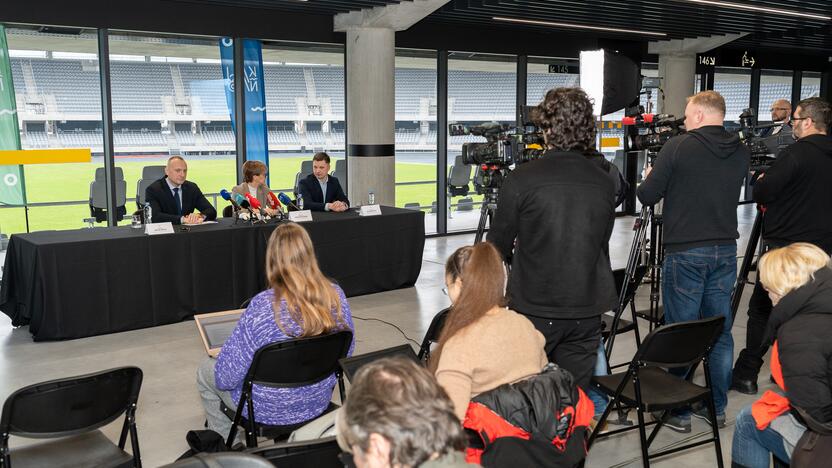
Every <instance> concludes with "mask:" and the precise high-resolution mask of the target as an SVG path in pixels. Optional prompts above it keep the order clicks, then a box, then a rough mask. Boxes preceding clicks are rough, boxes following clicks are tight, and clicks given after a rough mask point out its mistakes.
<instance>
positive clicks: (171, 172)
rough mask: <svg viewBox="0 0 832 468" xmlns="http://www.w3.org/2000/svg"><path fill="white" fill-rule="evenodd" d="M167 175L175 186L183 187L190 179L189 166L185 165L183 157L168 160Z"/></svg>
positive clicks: (172, 157)
mask: <svg viewBox="0 0 832 468" xmlns="http://www.w3.org/2000/svg"><path fill="white" fill-rule="evenodd" d="M165 175H166V176H168V180H170V181H171V182H173V183H174V184H176V185H182V184H184V183H185V179H187V177H188V164H187V163H185V160H184V159H182V156H171V157H170V158H169V159H168V164H167V166H165Z"/></svg>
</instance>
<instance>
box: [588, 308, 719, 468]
mask: <svg viewBox="0 0 832 468" xmlns="http://www.w3.org/2000/svg"><path fill="white" fill-rule="evenodd" d="M724 323H725V318H724V317H711V318H707V319H703V320H696V321H691V322H680V323H674V324H672V325H666V326H663V327H660V328H657V329H656V330H653V331H652V332H651V333H650V334H649V335H647V337H646V338H644V342H643V343H642V345H641V347H639V349H638V351H637V352H636V354H635V356H633V360H632V362H630V365H629V367H628V369H627V371H626V372H620V373H617V374H613V375H605V376H596V377H593V378H592V385H594V386H595V388H597V389H598V390H600V391H601V392H603V393H605V394H606V395H609V396H611V397H612V401H611V402H610V404H609V406H607V409H606V411H604V414H602V415H601V419H600V420H599V421H598V424H597V425H596V427H595V430H594V431H593V432H592V435H591V436H590V438H589V444H588V445H589V447H592V444H593V443H594V442H595V439H596V438H598V437H605V436H609V435H613V434H619V433H622V432H625V431H629V430H632V429H636V428H638V431H639V438H640V440H641V455H642V462H643V464H644V466H645V468H647V467H649V466H650V459H651V458H657V457H661V456H664V455H670V454H672V453H676V452H679V451H681V450H686V449H689V448H692V447H697V446H700V445H704V444H708V443H711V442H713V443H714V448H715V451H716V457H717V464H718V466H719V468H722V466H723V463H722V448H721V445H720V442H719V428H718V427H717V422H716V409H715V408H714V400H713V392H712V391H711V376H710V367H709V365H708V353H710V351H711V349H712V348H713V346H714V343H716V340H717V339H718V338H719V335H720V334H721V333H722V327H723V324H724ZM699 362H702V365H703V367H704V371H705V386H704V387H701V386H699V385H696V384H694V383H693V382H691V379H692V378H693V373H694V371H695V370H696V365H697V364H698V363H699ZM679 367H683V368H688V369H689V370H688V372H687V375H686V377H685V378H684V379H683V378H680V377H676V376H675V375H673V374H671V373H669V372H668V371H666V370H665V369H663V368H679ZM701 401H704V402H705V403H706V404H707V406H708V412H709V414H710V419H711V429H712V431H713V437H711V438H708V439H705V440H702V441H698V442H694V443H690V444H687V445H683V446H681V447H675V448H672V449H668V450H663V451H660V452H658V453H654V454H649V453H648V449H649V448H650V444H651V443H652V442H653V440H654V439H655V437H656V434H658V432H659V429H661V427H662V425H663V424H664V421H665V420H666V419H667V417H668V416H669V414H670V410H672V409H676V408H683V407H687V406H689V405H690V404H692V403H696V402H701ZM622 404H624V405H627V407H630V408H635V409H636V412H637V416H638V426H631V427H626V428H623V429H617V430H614V431H608V432H605V433H603V434H601V433H600V431H601V428H603V427H604V422H605V421H606V420H607V417H608V416H609V414H610V412H611V410H612V409H613V407H614V406H620V405H622ZM656 411H660V412H664V413H663V414H664V415H663V416H662V418H661V420H660V421H653V422H649V423H645V421H644V413H645V412H656ZM648 425H655V426H656V427H655V428H654V429H653V431H652V432H651V433H650V437H647V434H646V431H645V429H646V426H648Z"/></svg>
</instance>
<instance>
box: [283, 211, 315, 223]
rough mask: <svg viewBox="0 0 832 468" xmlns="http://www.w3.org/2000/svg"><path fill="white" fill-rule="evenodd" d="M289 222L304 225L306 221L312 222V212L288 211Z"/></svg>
mask: <svg viewBox="0 0 832 468" xmlns="http://www.w3.org/2000/svg"><path fill="white" fill-rule="evenodd" d="M289 221H294V222H296V223H305V222H307V221H312V212H311V211H309V210H301V211H290V212H289Z"/></svg>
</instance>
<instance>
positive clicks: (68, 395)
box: [0, 367, 142, 468]
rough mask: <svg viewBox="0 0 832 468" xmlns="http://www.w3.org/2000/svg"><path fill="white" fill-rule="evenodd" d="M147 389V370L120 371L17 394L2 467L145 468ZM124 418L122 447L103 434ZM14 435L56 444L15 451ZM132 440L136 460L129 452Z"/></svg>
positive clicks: (5, 419) (3, 425) (1, 441)
mask: <svg viewBox="0 0 832 468" xmlns="http://www.w3.org/2000/svg"><path fill="white" fill-rule="evenodd" d="M141 385H142V371H141V369H139V368H138V367H120V368H116V369H110V370H106V371H101V372H96V373H94V374H88V375H82V376H78V377H69V378H65V379H58V380H51V381H48V382H42V383H38V384H34V385H29V386H28V387H24V388H21V389H20V390H17V391H16V392H14V393H12V394H11V395H10V396H9V397H8V398H7V399H6V402H5V403H4V404H3V413H2V417H0V434H3V436H4V437H0V453H2V454H3V460H2V461H3V463H2V466H3V467H4V468H11V467H12V466H13V467H14V468H21V467H44V466H111V467H118V466H136V467H141V455H140V452H139V439H138V434H137V433H136V403H137V402H138V399H139V390H140V389H141ZM122 414H124V415H125V418H124V425H123V427H122V430H121V436H120V437H119V442H118V445H116V444H114V443H113V442H112V441H110V439H108V438H107V436H105V435H104V434H103V433H102V432H101V431H100V430H99V429H100V428H101V427H103V426H105V425H107V424H109V423H111V422H113V421H115V420H116V419H117V418H118V417H119V416H121V415H122ZM8 435H14V436H20V437H26V438H37V439H56V440H53V441H49V442H42V443H38V444H33V445H27V446H24V447H20V448H15V449H11V450H9V438H8ZM128 435H129V436H130V443H131V450H132V452H133V454H132V455H130V454H129V453H127V452H126V451H125V450H124V446H125V443H126V442H127V436H128Z"/></svg>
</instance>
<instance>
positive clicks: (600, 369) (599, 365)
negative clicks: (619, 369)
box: [586, 339, 610, 416]
mask: <svg viewBox="0 0 832 468" xmlns="http://www.w3.org/2000/svg"><path fill="white" fill-rule="evenodd" d="M609 373H610V371H609V369H607V352H606V349H604V340H603V339H601V343H600V344H599V345H598V353H597V360H596V361H595V372H593V374H592V375H609ZM586 394H587V396H588V397H589V399H590V400H592V404H593V405H595V416H601V414H602V413H603V412H604V411H605V410H606V409H607V405H608V404H609V400H608V399H607V395H605V394H603V393H601V392H600V391H598V390H596V389H595V387H590V388H589V391H587V392H586Z"/></svg>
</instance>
